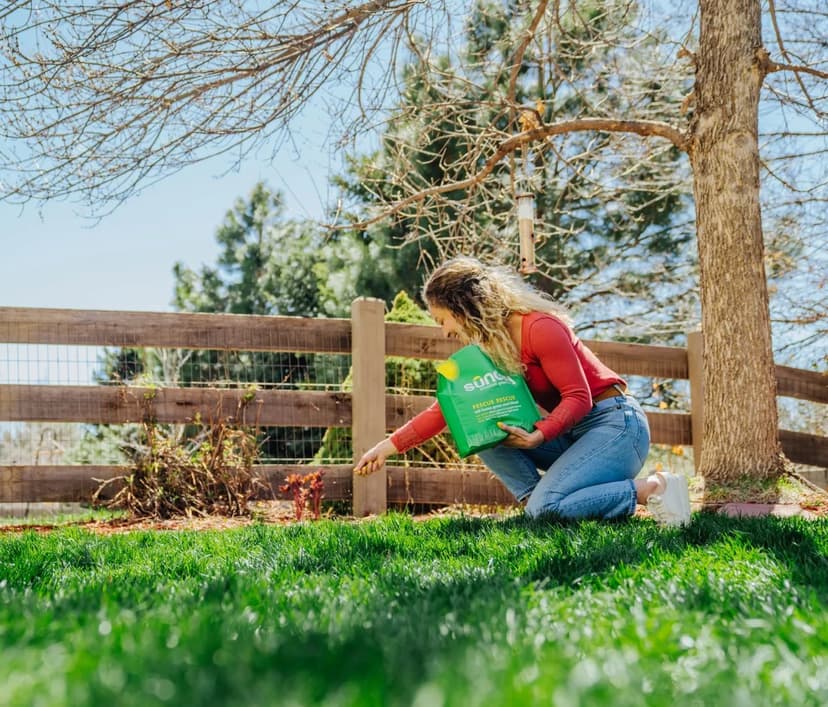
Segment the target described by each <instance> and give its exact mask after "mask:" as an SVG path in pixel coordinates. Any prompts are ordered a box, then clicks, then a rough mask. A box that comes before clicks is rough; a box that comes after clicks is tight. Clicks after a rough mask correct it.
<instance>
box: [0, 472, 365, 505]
mask: <svg viewBox="0 0 828 707" xmlns="http://www.w3.org/2000/svg"><path fill="white" fill-rule="evenodd" d="M320 469H322V470H324V471H325V476H324V477H323V481H324V484H325V490H324V492H323V493H324V498H325V500H329V501H339V500H350V498H351V473H352V472H351V469H352V467H351V465H350V464H339V465H319V464H314V465H305V464H258V465H256V466H255V467H254V473H255V474H257V475H259V477H260V478H261V479H262V481H264V482H265V484H266V485H267V488H266V489H264V490H262V491H261V492H260V493H259V494H257V496H256V497H257V498H260V499H281V498H284V496H283V495H282V494H281V493H279V486H280V485H282V484H283V483H284V482H285V479H286V478H287V477H288V476H289V475H290V474H301V475H304V474H308V473H310V472H312V471H319V470H320ZM129 471H130V467H128V466H115V465H108V466H102V465H92V464H79V465H64V466H60V465H51V466H46V465H43V466H22V465H21V466H0V503H36V502H61V501H62V502H89V501H90V500H91V499H92V494H93V493H94V492H95V489H97V488H98V485H99V481H96V479H98V480H106V479H113V478H117V477H118V476H126V475H127V474H128V473H129ZM118 488H120V486H118V485H117V484H115V483H113V484H111V485H110V486H109V488H108V489H107V492H106V493H105V494H104V495H103V496H102V497H103V498H111V497H112V496H113V495H114V494H115V492H116V491H117V490H118Z"/></svg>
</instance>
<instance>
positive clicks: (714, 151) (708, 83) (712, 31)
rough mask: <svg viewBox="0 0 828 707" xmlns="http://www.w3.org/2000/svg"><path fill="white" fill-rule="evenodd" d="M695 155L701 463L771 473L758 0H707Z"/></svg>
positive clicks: (776, 464) (777, 460)
mask: <svg viewBox="0 0 828 707" xmlns="http://www.w3.org/2000/svg"><path fill="white" fill-rule="evenodd" d="M699 5H700V9H701V32H700V42H699V51H698V53H697V55H696V86H695V99H696V109H695V111H696V112H695V115H694V117H693V121H692V124H691V129H692V143H691V146H690V156H691V161H692V165H693V175H694V177H693V178H694V192H695V201H696V222H697V229H698V245H699V263H700V268H701V273H700V283H701V304H702V333H703V339H704V408H705V415H704V438H703V439H704V441H703V445H702V455H701V460H700V465H699V469H700V473H701V474H702V475H703V476H704V477H705V478H707V479H711V480H714V481H719V482H722V481H731V480H733V479H736V478H739V477H742V476H751V477H759V478H772V477H775V476H777V475H779V474H780V473H781V472H782V470H783V468H784V457H783V456H782V452H781V447H780V445H779V441H778V432H777V427H778V414H777V408H776V377H775V371H774V362H773V349H772V346H771V328H770V313H769V308H768V290H767V280H766V277H765V266H764V249H763V242H762V222H761V209H760V205H759V143H758V123H759V91H760V89H761V86H762V81H763V79H764V76H765V69H764V65H763V61H762V57H763V54H762V51H761V49H762V39H761V8H760V1H759V0H701V1H700V3H699Z"/></svg>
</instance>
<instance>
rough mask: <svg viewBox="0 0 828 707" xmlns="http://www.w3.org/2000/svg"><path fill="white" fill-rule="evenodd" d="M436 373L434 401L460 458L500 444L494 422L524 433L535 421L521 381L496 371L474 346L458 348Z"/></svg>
mask: <svg viewBox="0 0 828 707" xmlns="http://www.w3.org/2000/svg"><path fill="white" fill-rule="evenodd" d="M437 373H439V374H440V375H439V376H438V377H437V400H438V402H439V403H440V410H441V411H442V412H443V417H444V418H445V419H446V424H447V425H448V427H449V430H450V431H451V434H452V436H453V437H454V441H455V443H456V444H457V450H458V452H459V453H460V456H461V457H467V456H469V455H470V454H476V453H477V452H479V451H481V450H483V449H488V448H490V447H494V446H496V445H498V444H500V443H501V442H502V441H503V440H504V439H506V437H508V433H506V432H505V431H504V430H502V429H500V428H499V427H498V426H497V423H498V422H503V423H505V424H507V425H511V426H513V427H522V428H523V429H525V430H527V431H529V430H531V429H532V428H533V427H534V424H535V423H536V422H537V421H538V420H540V418H541V416H540V413H539V411H538V406H537V405H536V404H535V400H534V399H533V398H532V394H531V393H530V392H529V388H528V386H527V385H526V381H525V380H523V377H522V376H519V375H509V374H506V373H504V372H502V371H501V370H499V369H498V368H497V366H495V364H494V363H493V362H492V360H491V359H490V358H489V357H488V356H487V355H486V354H485V353H483V351H481V350H480V348H479V347H478V346H474V345H471V346H464V347H463V348H462V349H460V350H459V351H458V352H457V353H455V354H454V355H452V356H451V357H450V358H449V359H448V360H447V361H444V362H443V363H441V364H440V365H439V366H437Z"/></svg>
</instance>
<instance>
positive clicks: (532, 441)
mask: <svg viewBox="0 0 828 707" xmlns="http://www.w3.org/2000/svg"><path fill="white" fill-rule="evenodd" d="M497 426H498V427H499V428H500V429H501V430H503V431H504V432H508V433H509V436H508V437H507V438H506V439H504V440H503V442H502V444H503V446H504V447H514V448H515V449H534V448H535V447H538V446H540V445H541V444H542V443H543V432H541V431H540V430H532V431H531V432H527V431H526V430H524V429H523V428H522V427H512V426H511V425H507V424H505V423H503V422H498V423H497Z"/></svg>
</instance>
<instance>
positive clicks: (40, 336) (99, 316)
mask: <svg viewBox="0 0 828 707" xmlns="http://www.w3.org/2000/svg"><path fill="white" fill-rule="evenodd" d="M0 341H2V342H3V343H9V344H59V345H70V344H71V345H80V346H126V347H148V346H157V347H161V348H185V349H219V350H235V351H295V352H319V353H345V354H347V353H350V352H351V323H350V321H348V320H347V319H308V318H304V317H270V316H261V315H252V314H206V313H195V314H193V313H187V312H114V311H103V310H79V309H35V308H29V307H0Z"/></svg>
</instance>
